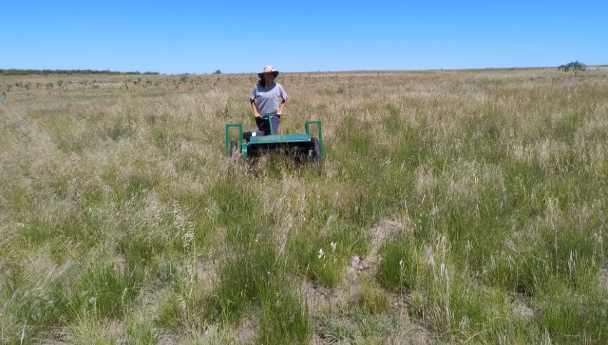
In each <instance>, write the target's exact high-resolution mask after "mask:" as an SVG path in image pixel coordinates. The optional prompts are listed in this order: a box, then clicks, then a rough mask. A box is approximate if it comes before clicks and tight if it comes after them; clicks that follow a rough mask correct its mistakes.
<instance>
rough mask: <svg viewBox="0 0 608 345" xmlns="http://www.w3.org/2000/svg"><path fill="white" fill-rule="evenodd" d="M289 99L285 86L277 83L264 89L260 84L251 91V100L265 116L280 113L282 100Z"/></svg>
mask: <svg viewBox="0 0 608 345" xmlns="http://www.w3.org/2000/svg"><path fill="white" fill-rule="evenodd" d="M279 98H282V99H283V100H286V99H287V93H286V92H285V89H283V86H281V84H279V83H277V82H273V83H272V85H270V86H269V87H262V86H261V85H260V84H255V86H254V87H253V90H252V91H251V100H255V105H256V107H257V108H258V111H259V112H260V115H263V114H275V113H276V112H277V111H279V104H281V100H280V99H279Z"/></svg>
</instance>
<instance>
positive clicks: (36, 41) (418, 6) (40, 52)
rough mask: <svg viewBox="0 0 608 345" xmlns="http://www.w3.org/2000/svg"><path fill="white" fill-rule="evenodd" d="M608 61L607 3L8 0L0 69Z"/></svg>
mask: <svg viewBox="0 0 608 345" xmlns="http://www.w3.org/2000/svg"><path fill="white" fill-rule="evenodd" d="M574 60H579V61H581V62H583V63H586V64H587V65H596V64H608V1H606V0H603V1H533V0H530V1H519V0H516V1H492V0H487V1H466V0H462V1H426V2H425V1H411V2H410V1H383V0H376V1H357V0H352V1H329V0H328V1H316V0H310V1H296V2H291V1H272V2H270V1H266V2H256V1H231V0H228V1H221V0H216V1H179V0H175V1H168V0H165V1H156V0H147V1H127V0H123V1H113V0H109V1H84V0H81V1H62V0H57V1H27V0H23V1H3V2H2V3H0V69H3V68H4V69H8V68H18V69H96V70H107V69H109V70H112V71H123V72H124V71H140V72H144V71H154V72H160V73H167V74H178V73H211V72H213V71H215V70H216V69H220V70H221V71H222V72H224V73H240V72H259V71H261V69H262V68H263V66H264V65H273V66H275V68H277V69H278V70H280V71H284V72H304V71H347V70H422V69H440V68H444V69H452V68H487V67H495V68H499V67H536V66H557V65H561V64H564V63H568V62H570V61H574Z"/></svg>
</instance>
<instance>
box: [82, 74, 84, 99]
mask: <svg viewBox="0 0 608 345" xmlns="http://www.w3.org/2000/svg"><path fill="white" fill-rule="evenodd" d="M82 95H83V96H84V75H83V76H82Z"/></svg>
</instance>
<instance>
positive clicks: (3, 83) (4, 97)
mask: <svg viewBox="0 0 608 345" xmlns="http://www.w3.org/2000/svg"><path fill="white" fill-rule="evenodd" d="M5 99H6V81H5V80H4V73H2V100H3V101H4V100H5Z"/></svg>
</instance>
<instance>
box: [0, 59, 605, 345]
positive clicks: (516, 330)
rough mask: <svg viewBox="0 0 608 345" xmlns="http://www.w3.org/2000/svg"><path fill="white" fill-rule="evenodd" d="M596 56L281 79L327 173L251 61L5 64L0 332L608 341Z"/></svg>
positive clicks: (85, 336)
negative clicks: (265, 143) (284, 154)
mask: <svg viewBox="0 0 608 345" xmlns="http://www.w3.org/2000/svg"><path fill="white" fill-rule="evenodd" d="M607 74H608V71H606V70H597V69H596V70H594V69H589V70H588V71H586V72H583V73H580V74H579V75H578V77H576V78H575V77H574V75H573V74H572V73H568V74H566V73H563V72H558V71H557V70H549V69H522V70H517V69H516V70H483V71H481V70H480V71H428V72H390V73H389V72H383V73H377V72H374V73H364V72H358V73H340V74H333V73H325V74H292V75H290V74H283V75H281V77H280V78H281V79H280V80H279V81H280V82H281V83H282V84H283V85H284V87H285V88H286V90H287V92H288V94H289V98H290V100H289V104H288V106H287V114H286V115H285V116H283V119H282V124H281V131H282V132H283V133H285V132H287V133H295V132H302V131H303V130H304V123H305V121H306V120H310V119H318V120H321V121H322V122H323V139H324V144H325V147H324V149H325V158H324V162H323V165H322V169H321V170H320V171H317V170H315V169H311V167H309V166H307V165H296V164H294V163H293V162H290V161H289V160H285V159H283V158H281V157H265V158H263V159H261V160H259V161H258V162H256V163H251V162H248V161H246V160H244V159H235V160H230V159H227V158H226V157H224V156H223V154H224V131H225V128H224V125H225V124H226V123H238V122H243V123H244V124H245V127H246V128H250V129H253V128H254V122H253V120H252V116H251V110H250V107H249V103H248V95H249V93H250V89H251V87H252V85H253V83H252V80H254V79H253V77H252V76H251V75H234V76H227V75H222V76H220V80H216V79H212V78H216V77H217V76H185V77H186V78H185V79H183V80H180V78H182V77H183V76H169V77H167V76H150V77H149V80H148V81H149V82H150V83H147V82H144V83H145V85H148V86H147V87H144V85H142V82H141V81H137V84H135V85H132V84H133V80H131V81H130V83H131V85H130V86H129V88H128V89H127V86H128V85H127V84H128V83H127V84H125V82H126V80H123V79H114V78H122V77H114V76H112V77H109V78H107V79H105V80H104V82H103V84H100V79H99V76H96V78H97V79H98V80H96V81H95V82H93V81H92V80H90V81H88V82H87V84H86V85H84V84H82V85H80V86H83V85H84V92H83V89H82V88H78V87H77V86H78V83H79V82H81V80H82V79H81V76H74V77H73V80H68V79H66V77H65V76H63V77H62V78H64V80H63V81H62V82H61V83H60V84H61V85H62V86H58V85H57V81H58V80H57V78H55V79H53V78H54V77H53V76H46V77H38V76H31V77H29V79H28V78H26V79H27V80H24V78H23V77H22V76H19V79H15V80H13V79H9V77H7V83H9V84H11V85H13V87H12V90H11V91H10V92H9V93H8V97H7V98H8V99H7V100H6V101H3V102H1V103H0V343H6V344H21V343H23V344H38V343H43V344H91V343H96V344H112V343H121V344H155V343H157V344H209V343H211V344H224V343H233V344H234V343H236V344H238V343H242V344H246V343H256V344H257V343H263V344H291V343H294V344H327V343H331V344H333V343H339V344H347V343H354V344H385V343H395V344H438V343H491V344H523V343H541V344H572V343H579V344H603V343H608V321H607V320H608V315H607V314H608V260H607V253H608V244H607V243H608V241H607V239H606V236H608V233H607V232H608V221H607V219H606V214H608V204H607V203H608V201H607V198H606V191H607V189H608V179H607V178H606V176H607V175H608V161H607V160H606V159H607V154H608V76H607ZM10 78H13V77H10ZM14 78H16V77H14ZM228 78H233V86H232V87H229V79H228ZM143 79H145V77H143V78H142V80H143ZM173 80H175V81H176V82H173ZM70 81H71V83H70ZM167 81H168V83H167ZM18 82H26V83H27V82H29V83H30V84H29V85H30V86H29V87H28V94H27V101H25V102H24V101H22V100H21V98H22V88H19V87H17V86H14V85H15V84H16V83H18ZM214 82H215V85H212V84H213V83H214ZM49 83H53V85H54V87H53V88H50V89H49V91H48V92H47V89H46V87H45V85H48V84H49ZM38 84H39V87H36V86H37V85H38ZM22 85H23V84H21V86H22ZM64 85H67V87H66V90H65V91H64V90H63V86H64ZM110 85H111V86H110ZM167 85H169V86H168V87H167ZM102 88H103V89H104V93H102V92H101V91H102ZM353 256H357V257H359V258H360V259H361V261H362V262H361V263H358V264H357V262H356V260H354V261H355V262H354V264H353V265H352V266H355V267H351V266H350V265H349V262H350V261H352V260H351V258H352V257H353Z"/></svg>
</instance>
